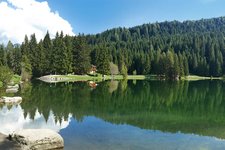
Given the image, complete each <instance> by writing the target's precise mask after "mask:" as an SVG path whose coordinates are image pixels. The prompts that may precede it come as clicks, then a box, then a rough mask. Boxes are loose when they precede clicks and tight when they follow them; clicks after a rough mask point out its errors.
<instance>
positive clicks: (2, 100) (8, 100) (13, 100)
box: [0, 97, 22, 103]
mask: <svg viewBox="0 0 225 150" xmlns="http://www.w3.org/2000/svg"><path fill="white" fill-rule="evenodd" d="M21 101H22V97H2V98H0V103H20V102H21Z"/></svg>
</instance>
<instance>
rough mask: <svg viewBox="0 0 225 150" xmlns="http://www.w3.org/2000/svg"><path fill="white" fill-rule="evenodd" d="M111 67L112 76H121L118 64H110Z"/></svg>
mask: <svg viewBox="0 0 225 150" xmlns="http://www.w3.org/2000/svg"><path fill="white" fill-rule="evenodd" d="M109 66H110V74H111V75H117V74H119V69H118V66H117V65H116V64H114V63H112V62H110V64H109Z"/></svg>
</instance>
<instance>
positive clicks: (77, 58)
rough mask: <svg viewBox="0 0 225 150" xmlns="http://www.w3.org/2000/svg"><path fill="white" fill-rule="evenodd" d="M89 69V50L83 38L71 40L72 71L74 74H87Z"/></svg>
mask: <svg viewBox="0 0 225 150" xmlns="http://www.w3.org/2000/svg"><path fill="white" fill-rule="evenodd" d="M90 68H91V64H90V49H89V46H88V45H87V42H86V40H85V38H84V37H82V36H78V37H74V38H73V70H74V73H75V74H79V75H83V74H87V73H88V71H89V70H90Z"/></svg>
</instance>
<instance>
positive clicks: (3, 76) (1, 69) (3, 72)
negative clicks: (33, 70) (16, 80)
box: [0, 66, 13, 86]
mask: <svg viewBox="0 0 225 150" xmlns="http://www.w3.org/2000/svg"><path fill="white" fill-rule="evenodd" d="M12 77H13V72H12V71H11V70H10V69H9V68H8V67H6V66H0V81H1V82H2V84H3V86H6V85H7V84H8V83H9V82H10V80H11V79H12Z"/></svg>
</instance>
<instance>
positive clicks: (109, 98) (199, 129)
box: [0, 81, 225, 150]
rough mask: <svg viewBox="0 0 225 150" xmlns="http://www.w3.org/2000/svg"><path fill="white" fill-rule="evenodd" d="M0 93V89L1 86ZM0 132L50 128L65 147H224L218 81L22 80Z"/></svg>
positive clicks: (223, 94) (223, 90)
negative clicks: (94, 84)
mask: <svg viewBox="0 0 225 150" xmlns="http://www.w3.org/2000/svg"><path fill="white" fill-rule="evenodd" d="M0 93H1V94H0V95H4V93H3V92H0ZM17 95H21V96H22V97H23V102H22V103H21V104H20V105H14V106H1V107H0V125H1V127H0V132H2V133H5V134H9V133H11V132H12V131H14V130H17V129H22V128H24V129H25V128H49V129H52V130H55V131H57V132H59V134H60V135H62V137H63V138H64V141H65V150H74V149H78V150H89V149H90V150H105V149H109V150H139V149H140V150H155V149H156V150H224V149H225V83H224V82H223V81H194V82H169V81H128V82H126V81H121V82H118V81H111V82H102V83H99V84H98V86H97V87H96V88H94V89H93V88H91V87H90V86H89V84H88V83H86V82H77V83H67V84H65V83H59V84H47V83H43V82H33V83H32V84H31V83H30V84H24V85H23V86H22V87H21V89H20V92H19V93H18V94H17Z"/></svg>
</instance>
